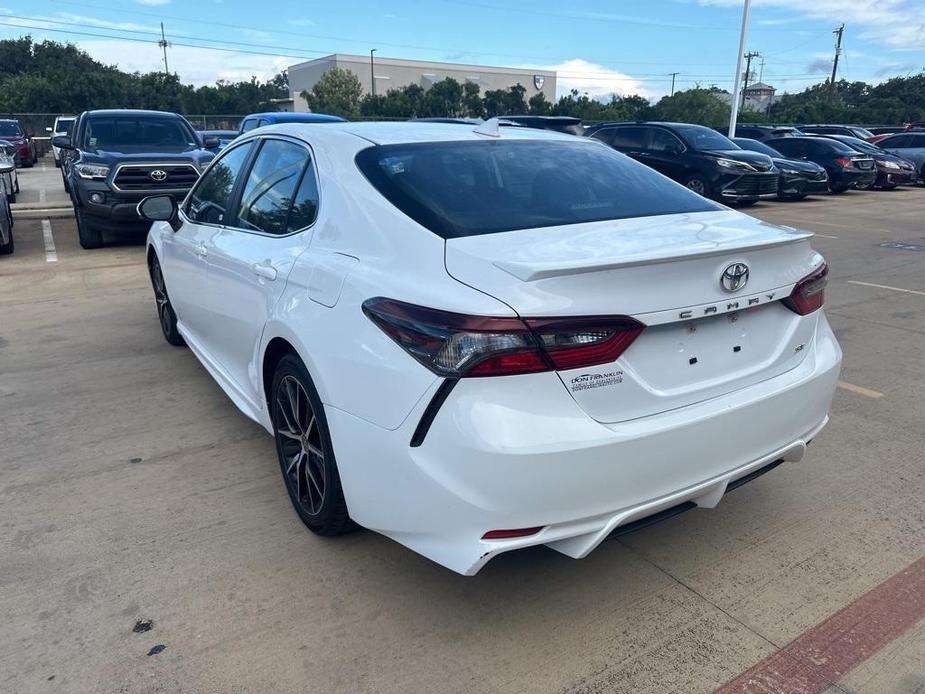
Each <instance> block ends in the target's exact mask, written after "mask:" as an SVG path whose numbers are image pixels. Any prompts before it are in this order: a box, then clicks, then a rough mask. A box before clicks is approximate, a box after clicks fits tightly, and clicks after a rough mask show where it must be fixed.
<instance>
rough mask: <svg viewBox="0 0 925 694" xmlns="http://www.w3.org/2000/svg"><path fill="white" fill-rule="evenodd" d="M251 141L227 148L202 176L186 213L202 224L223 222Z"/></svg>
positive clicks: (191, 196) (251, 145) (251, 144)
mask: <svg viewBox="0 0 925 694" xmlns="http://www.w3.org/2000/svg"><path fill="white" fill-rule="evenodd" d="M252 147H253V143H252V142H246V143H244V144H242V145H239V146H237V147H235V148H234V149H230V150H227V152H226V153H224V154H223V155H222V156H221V157H220V158H219V159H218V161H216V162H215V163H214V164H213V165H212V168H210V169H209V170H208V171H207V172H206V173H205V175H204V176H203V177H202V178H201V179H199V182H198V183H197V184H196V187H195V188H194V189H193V192H192V194H191V195H190V199H189V203H188V204H187V206H186V215H187V216H188V217H189V218H190V219H191V220H192V221H194V222H198V223H200V224H224V223H225V222H226V221H227V220H226V217H225V215H226V212H227V211H228V203H229V202H230V201H231V194H232V192H233V191H234V184H235V181H236V180H237V178H238V175H239V174H240V173H241V169H242V167H243V166H244V164H245V163H246V162H247V157H248V155H249V154H250V151H251V148H252Z"/></svg>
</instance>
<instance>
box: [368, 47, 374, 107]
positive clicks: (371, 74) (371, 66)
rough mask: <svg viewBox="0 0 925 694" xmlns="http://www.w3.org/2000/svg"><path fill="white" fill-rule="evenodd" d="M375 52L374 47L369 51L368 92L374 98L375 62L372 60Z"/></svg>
mask: <svg viewBox="0 0 925 694" xmlns="http://www.w3.org/2000/svg"><path fill="white" fill-rule="evenodd" d="M375 52H376V49H375V48H373V49H371V50H370V51H369V93H370V94H372V95H373V97H374V98H375V96H376V64H375V62H373V53H375Z"/></svg>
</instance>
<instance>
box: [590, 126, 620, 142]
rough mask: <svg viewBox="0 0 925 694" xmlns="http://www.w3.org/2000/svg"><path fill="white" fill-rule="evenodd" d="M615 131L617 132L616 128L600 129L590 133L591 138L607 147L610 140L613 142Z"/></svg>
mask: <svg viewBox="0 0 925 694" xmlns="http://www.w3.org/2000/svg"><path fill="white" fill-rule="evenodd" d="M615 130H617V128H601V129H600V130H595V131H594V132H593V133H591V137H592V138H593V139H595V140H600V141H601V142H603V143H605V144H608V145H609V144H610V142H611V140H613V133H614V131H615Z"/></svg>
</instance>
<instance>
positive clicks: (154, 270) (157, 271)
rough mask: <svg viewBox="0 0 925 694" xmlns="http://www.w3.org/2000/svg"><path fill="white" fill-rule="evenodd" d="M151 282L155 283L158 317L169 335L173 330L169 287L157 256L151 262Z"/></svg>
mask: <svg viewBox="0 0 925 694" xmlns="http://www.w3.org/2000/svg"><path fill="white" fill-rule="evenodd" d="M151 284H152V285H154V300H155V301H156V302H157V318H158V320H160V322H161V328H163V330H164V334H165V335H167V334H169V333H170V331H171V327H172V326H171V316H170V299H168V298H167V287H165V286H164V276H163V275H162V274H161V264H160V263H159V262H158V261H157V258H155V259H154V260H153V261H152V263H151Z"/></svg>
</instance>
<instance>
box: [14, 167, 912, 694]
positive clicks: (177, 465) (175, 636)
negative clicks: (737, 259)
mask: <svg viewBox="0 0 925 694" xmlns="http://www.w3.org/2000/svg"><path fill="white" fill-rule="evenodd" d="M21 181H22V187H23V190H24V195H23V197H22V198H21V199H22V200H24V201H27V202H28V201H30V200H33V201H39V200H40V201H41V202H43V203H44V202H48V201H52V200H55V199H57V200H60V199H61V196H62V195H63V191H61V189H60V176H59V174H58V172H57V170H55V169H53V168H51V167H50V166H49V167H46V168H44V169H43V168H41V167H40V168H37V169H34V170H27V171H23V172H22V177H21ZM43 190H44V192H41V191H43ZM748 211H749V213H751V214H754V215H755V216H756V217H759V218H761V219H763V220H766V221H769V222H774V223H780V224H786V225H791V226H800V227H803V228H807V229H810V230H812V231H815V232H817V233H818V237H817V238H816V241H815V245H816V248H817V249H818V250H819V251H820V252H822V253H823V254H824V255H825V256H826V258H827V260H828V262H829V265H830V267H831V270H832V274H831V276H830V277H831V283H830V286H829V289H828V292H827V303H826V310H827V313H828V317H829V320H830V322H831V323H832V325H833V327H834V328H835V331H836V333H837V334H838V337H839V339H840V341H841V344H842V348H843V349H844V353H845V356H844V367H843V371H842V376H841V378H842V383H841V387H840V388H839V389H838V392H837V394H836V398H835V402H834V405H833V412H832V419H831V422H830V424H829V426H828V427H827V428H826V429H825V430H824V431H823V432H822V434H821V435H820V436H819V437H818V439H817V440H816V441H814V442H813V445H812V446H810V449H809V452H808V454H807V456H806V458H804V460H803V461H802V462H800V463H786V464H784V465H782V466H781V467H779V468H777V469H776V470H774V471H773V472H771V473H770V474H768V475H766V476H764V477H762V478H760V479H758V480H755V481H754V482H753V483H751V484H749V485H746V486H745V487H743V488H741V489H739V490H736V491H734V492H731V493H730V494H729V496H728V497H727V498H726V499H724V500H723V501H722V502H721V503H720V505H719V506H718V507H717V508H716V509H714V510H700V509H695V510H693V511H691V512H689V513H687V514H684V515H682V516H680V517H677V518H674V519H671V520H669V521H667V522H665V523H662V524H660V525H657V526H654V527H652V528H649V529H646V530H642V531H639V532H637V533H634V534H632V535H628V536H624V537H621V538H620V539H617V540H612V541H609V542H606V543H604V544H603V545H602V546H601V547H600V548H598V549H597V550H596V551H595V552H594V553H592V554H591V555H590V556H589V557H588V558H587V559H584V560H581V561H575V560H572V559H568V558H566V557H564V556H562V555H560V554H558V553H556V552H554V551H551V550H547V549H545V548H539V549H535V550H528V551H524V552H520V553H513V554H508V555H502V556H501V557H499V558H498V559H495V560H494V561H492V562H491V563H490V564H488V566H487V567H486V568H485V569H483V570H482V572H481V573H479V574H478V576H476V577H474V578H464V577H461V576H458V575H456V574H453V573H451V572H450V571H447V570H445V569H443V568H441V567H439V566H437V565H436V564H433V563H431V562H429V561H427V560H426V559H423V558H421V557H419V556H417V555H416V554H414V553H412V552H411V551H409V550H407V549H404V548H403V547H401V546H399V545H398V544H395V543H393V542H391V541H389V540H387V539H386V538H384V537H381V536H379V535H375V534H373V533H370V532H362V531H361V532H357V533H355V534H352V535H349V536H346V537H343V538H340V539H336V540H332V539H326V538H319V537H316V536H314V535H312V534H311V533H309V532H308V531H306V530H305V529H304V527H303V526H302V525H301V523H300V522H299V520H298V518H297V516H296V515H295V513H294V512H293V511H292V509H291V507H290V504H289V500H288V499H287V497H286V492H285V489H284V486H283V483H282V480H281V478H280V473H279V467H278V464H277V462H276V455H275V451H274V446H273V441H272V439H271V438H270V437H269V436H268V435H266V433H265V432H264V431H263V430H262V429H260V428H259V427H258V426H257V425H256V424H254V423H252V422H250V421H249V420H248V419H247V418H245V417H244V416H243V415H241V414H240V413H239V412H238V411H237V410H236V409H235V407H234V405H233V404H232V403H231V401H229V400H228V399H227V398H226V397H225V396H224V394H223V393H222V391H221V390H220V388H219V387H218V385H216V384H215V383H214V382H213V380H212V379H211V378H210V377H209V375H208V374H207V373H206V371H205V370H204V369H203V368H202V367H201V366H200V365H199V363H198V362H197V361H196V359H195V358H194V357H193V355H192V354H191V353H190V352H189V351H188V350H186V349H182V348H175V347H171V346H170V345H168V344H166V343H165V342H164V340H163V338H162V337H161V333H160V329H159V327H158V322H157V317H156V313H155V308H154V302H153V298H152V294H151V290H150V287H149V283H148V278H147V273H146V269H145V264H144V246H143V242H142V240H140V239H136V240H131V239H126V240H124V241H125V243H122V244H119V245H110V246H108V247H106V248H104V249H101V250H98V251H84V250H81V249H80V247H79V246H78V244H77V235H76V230H75V227H74V222H73V219H66V218H60V219H51V220H49V221H47V222H43V220H41V219H20V220H18V221H17V223H16V227H15V233H16V253H15V254H14V255H13V256H10V257H4V258H0V508H2V509H3V513H2V517H0V615H2V619H0V692H11V693H20V692H21V693H27V692H91V691H92V692H197V693H198V692H288V691H303V692H377V693H378V692H576V693H579V692H580V693H589V694H590V693H592V692H666V691H673V692H701V691H703V692H705V691H712V690H714V689H716V688H717V687H720V686H721V685H723V684H724V683H729V682H732V684H731V685H730V686H729V687H727V691H792V692H797V691H807V692H809V691H824V690H828V691H841V692H870V693H872V694H881V693H887V692H889V693H892V692H908V693H910V694H911V693H912V692H923V691H925V619H923V616H925V561H923V554H925V551H923V550H925V426H923V422H925V349H923V346H925V226H923V220H925V190H923V189H921V188H916V189H911V188H904V189H898V190H895V191H890V192H849V193H846V194H844V195H841V196H827V197H818V198H810V199H808V200H806V201H803V202H798V203H762V204H760V205H757V206H755V207H754V208H751V209H749V210H748ZM49 242H51V244H53V245H52V246H50V245H49ZM897 577H898V578H897ZM871 591H873V592H871ZM871 595H873V596H874V597H873V598H871V597H870V596H871ZM878 610H879V611H878ZM833 615H834V616H835V621H832V619H833ZM149 620H150V622H151V623H150V624H149V623H148V622H149ZM827 620H828V621H827ZM839 620H841V621H839ZM839 639H841V640H839ZM792 644H798V645H799V648H796V647H794V646H793V645H792ZM807 654H810V655H807ZM749 672H750V673H751V674H750V675H747V676H746V677H745V679H737V678H740V675H742V674H743V673H749ZM769 673H770V674H769ZM781 673H783V674H781ZM788 677H789V678H790V679H787V678H788ZM814 678H815V679H814ZM749 680H750V681H752V683H753V684H754V683H758V684H755V685H754V686H755V687H758V686H759V685H760V686H764V685H767V686H766V688H764V689H760V688H752V689H748V687H749V686H751V685H749V684H748V681H749ZM781 682H784V683H790V684H791V685H792V686H789V685H786V684H785V685H781V684H780V683H781ZM762 683H764V684H762Z"/></svg>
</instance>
